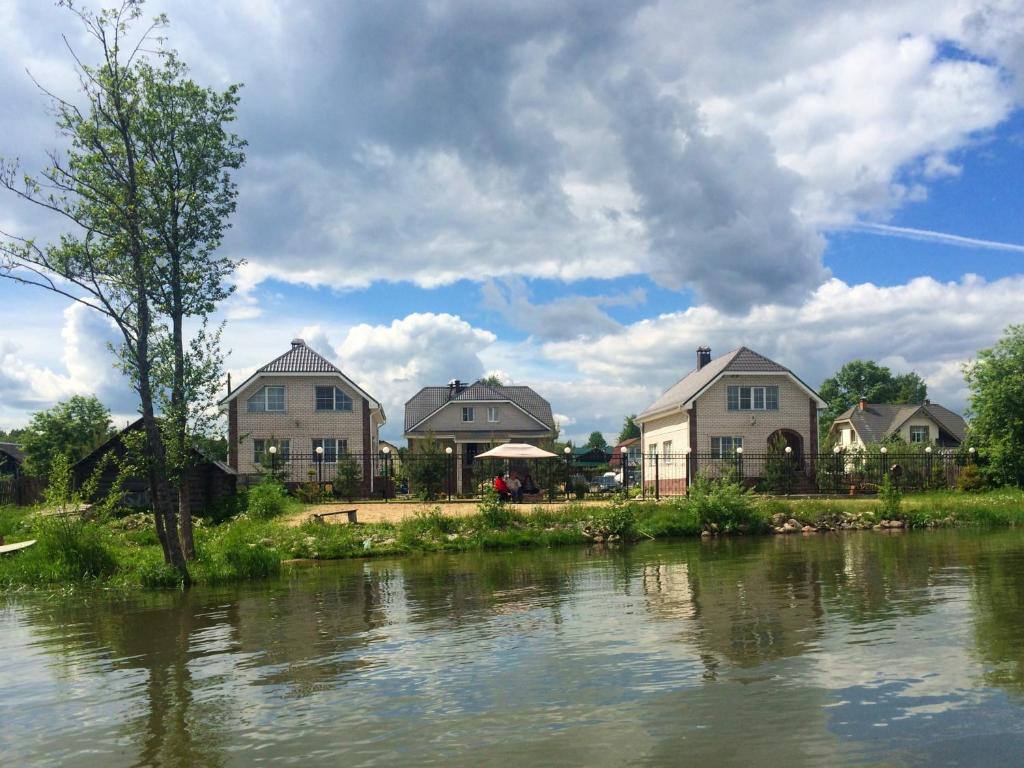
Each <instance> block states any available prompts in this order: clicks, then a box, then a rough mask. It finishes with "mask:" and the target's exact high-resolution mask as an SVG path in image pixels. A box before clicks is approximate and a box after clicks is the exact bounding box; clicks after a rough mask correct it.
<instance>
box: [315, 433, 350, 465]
mask: <svg viewBox="0 0 1024 768" xmlns="http://www.w3.org/2000/svg"><path fill="white" fill-rule="evenodd" d="M317 448H323V449H324V456H323V461H324V463H325V464H334V463H335V462H336V461H337V460H338V457H339V456H344V455H345V454H346V453H348V440H340V439H338V438H334V437H319V438H315V439H314V440H313V460H314V461H319V460H320V459H319V458H318V455H317V452H316V449H317Z"/></svg>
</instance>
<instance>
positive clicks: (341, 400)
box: [313, 384, 354, 413]
mask: <svg viewBox="0 0 1024 768" xmlns="http://www.w3.org/2000/svg"><path fill="white" fill-rule="evenodd" d="M318 389H331V390H332V397H331V407H330V408H321V407H320V397H319V395H318V394H317V390H318ZM345 406H347V407H345ZM313 409H314V410H316V411H345V412H348V413H351V412H352V411H353V410H354V403H353V400H352V398H351V397H350V396H349V394H348V393H347V392H345V391H344V390H343V389H341V388H340V387H335V386H332V385H329V384H328V385H324V384H315V385H314V386H313Z"/></svg>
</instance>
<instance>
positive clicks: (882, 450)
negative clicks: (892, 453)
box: [878, 445, 889, 456]
mask: <svg viewBox="0 0 1024 768" xmlns="http://www.w3.org/2000/svg"><path fill="white" fill-rule="evenodd" d="M878 452H879V453H880V454H882V455H883V456H885V454H887V453H888V452H889V449H888V448H886V447H885V446H884V445H883V446H882V447H881V448H879V449H878Z"/></svg>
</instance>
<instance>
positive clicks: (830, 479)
mask: <svg viewBox="0 0 1024 768" xmlns="http://www.w3.org/2000/svg"><path fill="white" fill-rule="evenodd" d="M974 461H975V455H974V454H972V453H970V452H968V451H961V450H951V449H942V448H934V449H932V450H930V451H928V450H920V451H918V450H899V449H889V448H886V449H884V450H883V449H880V448H875V447H872V448H869V449H865V450H848V451H842V450H840V451H831V452H828V453H818V454H802V455H795V454H793V453H782V452H765V453H746V452H742V453H732V454H727V455H722V454H715V453H685V454H647V455H644V456H641V457H640V459H639V460H638V461H636V462H635V466H634V468H633V471H634V472H639V473H640V475H641V478H642V479H641V484H642V487H643V493H644V495H645V496H654V497H655V498H660V497H661V496H679V495H684V494H686V493H687V490H688V488H689V486H690V485H691V484H692V483H693V482H694V480H696V479H697V478H709V479H714V478H729V479H734V480H736V481H738V482H740V483H743V484H744V485H746V486H748V487H751V488H754V489H756V490H759V491H764V492H767V493H781V494H789V493H809V494H847V493H876V492H877V491H878V489H879V487H880V486H881V485H882V483H883V482H885V479H886V478H887V477H888V479H889V482H890V483H892V485H894V486H895V487H897V488H899V489H901V490H908V491H925V490H938V489H950V488H956V487H957V485H958V483H959V480H960V475H961V474H962V472H963V471H964V468H965V467H966V466H968V465H970V464H972V463H974Z"/></svg>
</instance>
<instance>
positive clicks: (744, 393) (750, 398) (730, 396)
mask: <svg viewBox="0 0 1024 768" xmlns="http://www.w3.org/2000/svg"><path fill="white" fill-rule="evenodd" d="M727 403H728V409H729V410H730V411H777V410H779V388H778V387H776V386H771V387H739V386H732V387H729V388H728V390H727Z"/></svg>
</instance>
